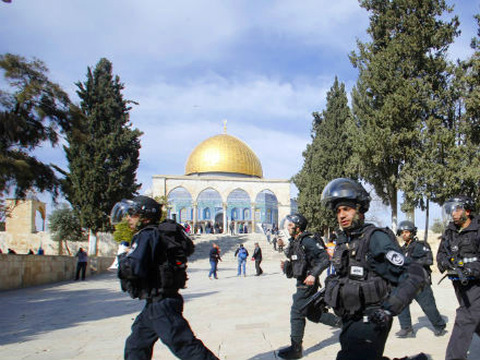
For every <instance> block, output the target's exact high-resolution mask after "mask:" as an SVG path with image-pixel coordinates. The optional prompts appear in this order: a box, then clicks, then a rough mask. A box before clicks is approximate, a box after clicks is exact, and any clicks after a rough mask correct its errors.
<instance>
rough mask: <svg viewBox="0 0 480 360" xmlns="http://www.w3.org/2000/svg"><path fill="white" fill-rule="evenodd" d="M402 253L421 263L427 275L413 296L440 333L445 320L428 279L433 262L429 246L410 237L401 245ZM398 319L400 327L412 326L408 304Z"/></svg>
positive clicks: (407, 327)
mask: <svg viewBox="0 0 480 360" xmlns="http://www.w3.org/2000/svg"><path fill="white" fill-rule="evenodd" d="M402 250H403V253H404V254H405V256H406V257H407V258H410V259H411V260H412V261H415V262H416V263H418V264H420V265H422V266H423V267H424V268H425V270H426V271H427V273H428V275H429V279H428V282H427V283H426V284H425V287H424V288H423V290H422V291H421V292H420V293H419V294H418V295H417V296H415V300H416V301H417V303H418V304H419V305H420V307H421V308H422V310H423V312H424V313H425V314H426V315H427V317H428V319H429V320H430V322H431V323H432V325H433V327H434V328H435V334H436V335H440V334H442V331H443V329H445V326H446V324H445V321H444V320H443V318H442V316H441V315H440V313H439V312H438V309H437V305H436V303H435V297H434V296H433V291H432V287H431V286H430V285H431V280H430V274H431V273H432V270H431V269H430V266H431V265H432V264H433V254H432V250H431V249H430V246H429V245H428V244H427V243H426V242H424V241H420V240H418V239H417V238H414V239H412V241H410V243H409V244H408V245H407V244H406V243H405V244H404V245H403V246H402ZM398 320H399V322H400V327H401V328H402V329H409V328H411V327H412V318H411V316H410V306H407V307H406V308H405V309H404V310H403V311H402V312H401V313H400V314H399V315H398Z"/></svg>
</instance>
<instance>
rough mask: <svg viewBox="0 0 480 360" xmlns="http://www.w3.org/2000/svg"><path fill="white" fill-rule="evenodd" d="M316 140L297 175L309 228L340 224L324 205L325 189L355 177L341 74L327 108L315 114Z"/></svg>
mask: <svg viewBox="0 0 480 360" xmlns="http://www.w3.org/2000/svg"><path fill="white" fill-rule="evenodd" d="M313 118H314V119H313V123H312V135H311V136H312V143H311V144H308V145H307V148H306V150H305V151H304V152H303V158H304V163H303V166H302V169H301V170H300V172H299V173H298V174H296V175H295V176H294V178H293V182H294V183H295V185H296V186H297V188H298V190H299V193H298V199H297V201H298V207H299V211H300V212H301V213H302V214H303V215H304V216H305V217H306V218H307V219H308V221H309V229H310V230H313V231H322V230H326V229H327V228H333V227H336V221H335V219H334V218H333V216H332V213H331V211H329V210H327V209H325V208H324V207H323V206H322V205H321V195H322V191H323V188H324V187H325V186H326V185H327V183H328V182H329V181H330V180H333V179H335V178H338V177H351V176H353V174H354V171H353V168H352V167H351V166H350V165H349V161H350V156H351V145H350V141H349V138H348V132H347V127H348V126H349V124H350V123H351V121H352V115H351V111H350V108H349V107H348V99H347V94H346V92H345V85H344V84H343V83H339V81H338V79H337V77H335V81H334V83H333V85H332V87H331V88H330V90H329V91H328V93H327V103H326V109H325V110H323V111H322V112H321V113H318V112H314V113H313Z"/></svg>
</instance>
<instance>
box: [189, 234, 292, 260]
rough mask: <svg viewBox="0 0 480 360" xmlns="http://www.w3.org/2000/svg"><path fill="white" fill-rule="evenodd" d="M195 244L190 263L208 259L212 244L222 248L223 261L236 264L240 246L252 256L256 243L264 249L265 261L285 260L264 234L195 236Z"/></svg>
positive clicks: (193, 237)
mask: <svg viewBox="0 0 480 360" xmlns="http://www.w3.org/2000/svg"><path fill="white" fill-rule="evenodd" d="M192 239H193V242H194V243H195V253H194V254H193V255H192V256H191V257H190V258H189V261H196V260H200V259H207V260H208V257H209V253H210V249H211V248H212V244H213V243H215V244H217V245H218V246H219V247H220V250H221V257H222V261H224V262H230V261H231V262H236V261H237V258H236V257H235V256H234V254H235V251H236V250H237V248H238V246H239V245H240V244H243V246H244V247H245V248H246V249H247V250H248V253H249V255H250V256H252V254H253V251H254V249H255V243H256V242H258V244H259V245H260V248H261V249H262V257H263V259H264V260H277V259H278V260H279V261H280V259H282V258H284V255H283V253H279V252H278V251H275V250H274V249H273V245H272V244H269V243H268V241H267V237H266V236H265V235H264V234H258V233H251V234H241V235H223V234H202V235H193V236H192Z"/></svg>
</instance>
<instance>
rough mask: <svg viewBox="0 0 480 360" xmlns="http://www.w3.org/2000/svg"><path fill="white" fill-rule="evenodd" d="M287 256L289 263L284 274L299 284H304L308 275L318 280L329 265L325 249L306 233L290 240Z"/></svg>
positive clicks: (286, 251)
mask: <svg viewBox="0 0 480 360" xmlns="http://www.w3.org/2000/svg"><path fill="white" fill-rule="evenodd" d="M285 255H286V256H287V258H288V261H287V262H286V263H285V264H286V266H285V267H284V272H285V274H286V275H287V277H294V278H296V279H297V283H303V281H304V280H305V278H306V277H307V276H308V275H312V276H314V277H317V278H318V276H320V274H321V273H322V271H323V270H325V269H326V268H327V267H328V265H329V258H328V254H327V251H326V250H325V248H324V247H323V246H322V245H321V244H320V243H319V242H318V241H317V240H315V239H314V237H313V235H312V234H311V233H309V232H306V231H305V232H303V233H301V234H300V235H299V236H297V237H296V238H295V239H294V238H290V239H289V244H288V247H287V248H286V249H285Z"/></svg>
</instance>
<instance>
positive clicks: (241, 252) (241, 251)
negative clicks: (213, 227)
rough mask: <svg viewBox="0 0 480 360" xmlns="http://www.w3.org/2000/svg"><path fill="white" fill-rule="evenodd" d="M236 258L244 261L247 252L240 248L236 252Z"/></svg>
mask: <svg viewBox="0 0 480 360" xmlns="http://www.w3.org/2000/svg"><path fill="white" fill-rule="evenodd" d="M238 258H239V259H241V260H245V259H246V258H247V250H246V249H245V248H240V249H239V250H238Z"/></svg>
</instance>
